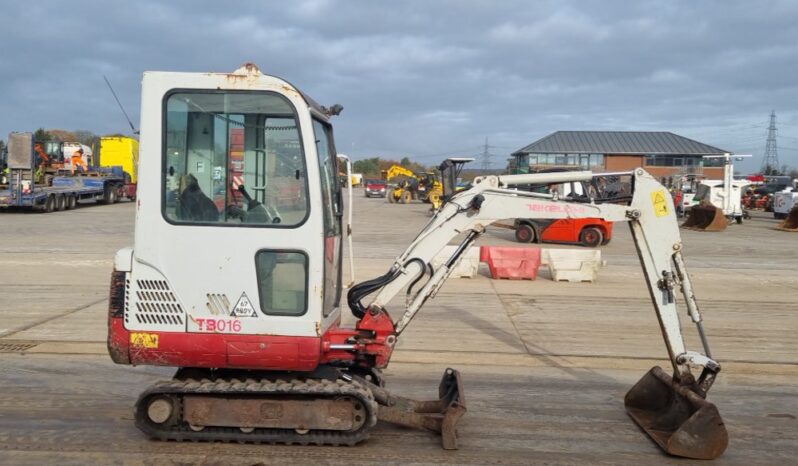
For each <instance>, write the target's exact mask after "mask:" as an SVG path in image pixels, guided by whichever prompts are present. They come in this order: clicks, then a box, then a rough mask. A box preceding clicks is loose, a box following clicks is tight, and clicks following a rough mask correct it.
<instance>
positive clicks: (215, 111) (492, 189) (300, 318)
mask: <svg viewBox="0 0 798 466" xmlns="http://www.w3.org/2000/svg"><path fill="white" fill-rule="evenodd" d="M340 110H341V107H340V106H333V107H330V108H327V107H323V106H320V105H318V104H317V103H316V102H314V101H313V100H311V99H310V98H309V97H307V96H306V95H305V94H303V93H301V92H300V91H299V90H298V89H297V88H296V87H294V86H293V85H292V84H290V83H288V82H287V81H284V80H282V79H279V78H276V77H272V76H267V75H264V74H261V72H260V71H259V70H258V68H257V67H256V66H254V65H252V64H247V65H245V66H243V67H242V68H240V69H238V70H236V71H234V72H233V73H218V74H214V73H172V72H147V73H145V75H144V80H143V84H142V105H141V115H142V119H141V121H142V126H141V149H140V150H141V156H140V162H139V163H140V166H139V175H140V177H139V191H138V203H137V212H136V230H135V244H134V247H133V248H125V249H122V250H120V251H119V252H118V253H117V255H116V257H115V262H114V266H115V268H114V272H113V274H112V279H111V290H110V305H109V316H108V317H109V320H108V329H109V334H108V350H109V353H110V355H111V358H112V359H113V360H114V361H115V362H117V363H119V364H134V365H158V366H173V367H175V368H177V371H176V373H175V375H174V377H173V378H171V379H169V380H163V381H161V382H157V383H155V384H154V385H152V386H150V387H149V388H147V389H146V390H145V391H144V392H143V393H142V394H141V395H140V397H139V399H138V401H137V402H136V406H135V423H136V425H137V426H138V428H139V429H141V430H142V431H144V432H145V433H146V434H147V435H149V436H151V437H152V438H155V439H162V440H207V441H236V442H252V443H259V442H263V443H287V444H291V443H298V444H324V445H352V444H356V443H358V442H361V441H364V440H365V439H366V438H367V437H368V435H369V430H370V429H371V428H372V427H373V426H374V425H375V424H376V423H377V421H378V420H383V421H387V422H391V423H396V424H401V425H405V426H411V427H416V428H422V429H427V430H430V431H433V432H439V433H440V434H441V436H442V444H443V447H444V448H447V449H453V448H457V441H458V438H457V435H456V424H457V422H458V419H459V418H460V417H461V416H462V415H463V414H464V413H465V411H466V403H465V397H464V395H463V386H462V383H461V377H460V374H459V372H458V371H456V370H453V369H448V370H446V371H445V373H444V375H443V378H442V380H441V383H440V386H439V387H438V388H439V390H438V397H437V398H436V399H432V400H427V401H417V400H411V399H408V398H404V397H401V396H397V395H395V394H394V393H392V392H391V391H389V390H388V389H387V388H386V387H385V386H384V379H383V377H382V375H381V372H380V371H381V370H382V369H384V368H385V367H387V366H388V363H389V361H390V359H391V354H392V352H393V350H394V346H395V345H396V342H397V339H398V338H399V337H400V336H401V334H402V332H403V331H404V330H405V329H407V327H408V325H409V324H410V322H411V321H412V319H413V317H414V316H415V315H416V314H417V313H418V311H419V310H420V309H421V308H422V306H423V304H424V303H425V302H426V301H427V300H428V299H430V298H432V297H434V296H435V294H436V293H437V292H438V290H440V288H441V286H442V285H443V283H444V282H445V281H446V279H447V278H448V277H449V275H450V273H451V271H452V270H453V269H454V268H455V266H456V265H457V264H458V261H459V260H460V259H461V258H462V257H463V256H464V254H465V252H466V251H467V250H468V249H469V247H471V246H472V245H473V244H474V241H475V240H476V239H477V238H478V237H479V236H480V235H481V234H482V233H484V231H485V228H486V227H487V226H488V225H490V224H491V223H492V222H495V221H497V220H501V219H506V218H525V217H526V218H544V219H558V218H583V217H599V218H603V219H604V220H607V221H613V222H628V223H629V225H630V226H631V231H632V236H633V238H634V243H635V245H636V249H637V253H638V255H639V257H640V263H641V266H642V268H643V271H644V275H645V278H646V283H647V285H648V288H649V290H650V293H651V302H652V304H653V307H654V311H655V312H654V315H655V316H656V318H657V319H658V321H659V324H660V328H661V331H662V335H663V337H664V340H665V348H666V350H667V353H668V357H669V361H670V366H671V367H669V368H668V369H661V368H659V367H654V368H653V369H651V371H649V372H648V373H647V374H646V375H644V376H643V378H642V379H640V381H639V382H638V383H637V384H636V385H635V386H634V387H632V389H631V390H630V391H629V392H628V393H627V395H626V398H625V405H626V410H627V412H628V414H629V416H630V417H631V418H632V419H633V420H634V421H635V422H636V423H637V424H639V426H640V427H641V428H642V429H643V430H644V431H645V432H646V433H647V434H648V435H649V436H650V437H651V439H652V440H653V441H654V442H656V444H657V445H659V446H660V447H661V448H662V449H663V450H665V451H666V452H668V453H670V454H672V455H677V456H685V457H690V458H715V457H717V456H719V455H720V454H721V453H722V452H723V451H724V449H725V448H726V445H727V441H728V439H727V433H726V430H725V427H724V424H723V421H722V419H721V417H720V415H719V414H718V411H717V409H716V408H715V406H714V405H713V404H712V403H710V402H708V401H706V396H707V392H708V391H709V389H710V387H711V386H712V383H713V382H714V380H715V377H716V376H717V374H718V372H719V371H720V366H719V364H718V363H717V362H716V361H715V360H714V359H712V356H711V354H710V349H709V344H708V342H707V338H706V335H705V333H704V329H703V326H702V319H701V315H700V313H699V309H698V304H697V303H696V299H695V293H694V291H693V287H692V284H691V281H690V278H689V276H688V274H687V271H686V270H685V266H684V262H683V259H682V243H681V239H680V236H679V228H678V225H677V222H676V217H675V214H674V207H673V204H672V201H671V198H670V196H669V195H668V192H667V191H666V190H665V188H664V187H663V186H662V185H660V184H659V183H658V182H657V181H656V180H655V179H654V178H652V177H651V176H649V175H648V174H647V173H646V172H645V171H643V170H642V169H638V170H635V171H633V172H628V173H613V174H601V175H597V174H593V173H591V172H588V171H582V172H562V173H547V174H527V175H509V176H487V177H482V178H477V179H476V180H475V181H474V183H473V186H472V187H471V188H470V189H467V190H464V191H460V192H457V193H454V194H453V195H452V196H451V197H450V198H449V199H448V200H447V202H446V203H445V204H444V205H443V207H442V208H441V209H440V210H438V211H437V212H436V213H435V214H434V215H433V216H432V218H431V219H430V220H429V222H428V223H427V225H426V226H425V227H424V228H423V229H422V230H421V232H420V233H419V234H418V236H417V237H416V238H415V239H414V240H413V242H412V243H411V244H410V245H409V246H408V247H407V249H406V250H405V251H404V252H402V253H401V254H399V255H398V256H397V258H396V260H395V262H394V263H393V265H392V266H391V267H390V269H389V270H388V271H387V272H386V273H385V274H384V275H382V276H379V277H377V278H374V279H372V280H368V281H364V282H362V283H359V284H357V285H354V286H352V287H351V288H349V291H348V294H347V295H346V296H345V297H344V296H342V283H341V280H342V274H341V270H342V267H341V261H342V235H343V234H344V232H345V231H346V230H345V225H344V224H342V222H343V215H342V213H343V202H342V198H343V196H342V192H341V189H340V185H339V182H338V177H337V174H338V166H337V164H338V161H337V157H336V151H335V145H334V142H333V131H332V127H331V125H330V122H329V120H330V117H331V116H332V115H333V114H336V113H338V112H340ZM579 181H591V182H592V185H595V186H597V187H598V189H596V190H595V192H592V193H590V195H589V196H585V197H584V198H580V199H579V200H565V199H561V198H557V197H556V196H553V195H551V194H544V193H533V192H526V191H523V190H517V189H514V186H516V185H528V184H544V183H563V182H579ZM287 193H288V194H287ZM289 194H290V195H289ZM453 240H456V241H457V242H458V244H459V246H458V247H457V248H456V251H455V252H454V253H453V254H452V255H451V257H450V258H449V259H448V260H447V261H446V262H445V264H444V265H442V266H440V267H438V268H437V269H433V268H432V266H431V265H430V264H431V262H432V258H433V257H434V256H435V255H436V254H438V253H439V251H441V250H442V249H443V248H444V246H446V245H447V244H449V242H451V241H453ZM400 292H404V293H405V296H406V305H405V306H403V307H404V308H403V309H390V310H389V309H387V303H388V302H389V301H390V300H391V298H392V297H394V296H396V295H397V294H398V293H400ZM677 302H679V303H681V304H683V305H684V306H685V307H686V311H687V315H688V316H689V318H690V320H691V321H692V322H693V323H694V324H695V326H696V327H697V331H698V333H699V335H700V337H701V342H702V344H703V348H702V351H695V350H691V349H688V348H687V347H686V346H685V342H684V340H683V336H682V332H681V326H680V321H679V314H678V313H677ZM342 303H346V304H347V305H348V311H351V313H352V314H353V315H354V317H355V323H354V324H353V325H350V326H346V325H344V324H343V323H342V313H343V312H344V309H345V306H343V305H342Z"/></svg>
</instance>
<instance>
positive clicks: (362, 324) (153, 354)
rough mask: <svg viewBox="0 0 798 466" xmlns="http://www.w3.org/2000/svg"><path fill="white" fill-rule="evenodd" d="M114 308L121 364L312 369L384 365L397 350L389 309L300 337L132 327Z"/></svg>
mask: <svg viewBox="0 0 798 466" xmlns="http://www.w3.org/2000/svg"><path fill="white" fill-rule="evenodd" d="M109 311H110V312H109V319H108V353H109V354H110V355H111V359H113V361H114V362H116V363H117V364H133V365H152V366H173V367H202V368H213V369H221V368H226V369H261V370H274V371H299V372H310V371H313V370H314V369H316V368H317V367H318V366H319V365H320V364H327V363H333V362H336V363H344V364H354V365H358V366H362V367H369V368H371V367H377V368H383V367H385V366H387V365H388V361H389V360H390V358H391V354H392V352H393V341H394V339H393V337H392V336H393V334H394V326H393V322H392V321H391V319H390V317H389V316H388V314H387V313H385V312H380V313H376V314H374V315H372V314H371V313H367V314H366V315H365V316H364V318H363V319H361V320H360V321H359V322H358V325H357V328H355V329H342V328H339V327H338V326H333V327H331V328H330V329H329V330H328V331H327V332H326V333H325V334H324V335H323V336H322V337H296V336H280V335H235V334H224V333H182V332H153V331H146V332H131V331H129V330H127V329H126V328H125V326H124V319H123V318H122V316H121V313H118V312H117V313H115V312H114V310H113V309H109ZM332 345H349V346H351V348H350V349H333V348H332Z"/></svg>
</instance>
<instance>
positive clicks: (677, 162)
mask: <svg viewBox="0 0 798 466" xmlns="http://www.w3.org/2000/svg"><path fill="white" fill-rule="evenodd" d="M710 160H713V159H702V158H701V157H700V156H697V155H647V156H646V166H648V167H699V166H710V165H709V164H708V163H707V162H708V161H710Z"/></svg>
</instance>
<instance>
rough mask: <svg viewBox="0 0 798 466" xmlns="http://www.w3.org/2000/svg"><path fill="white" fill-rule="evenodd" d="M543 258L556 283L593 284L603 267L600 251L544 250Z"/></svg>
mask: <svg viewBox="0 0 798 466" xmlns="http://www.w3.org/2000/svg"><path fill="white" fill-rule="evenodd" d="M543 256H544V257H545V259H544V262H545V263H547V264H548V266H549V273H550V274H551V279H552V280H554V281H556V282H559V281H566V282H593V281H595V280H596V277H597V276H598V270H599V268H601V266H602V262H601V251H600V250H598V249H588V250H580V249H544V250H543Z"/></svg>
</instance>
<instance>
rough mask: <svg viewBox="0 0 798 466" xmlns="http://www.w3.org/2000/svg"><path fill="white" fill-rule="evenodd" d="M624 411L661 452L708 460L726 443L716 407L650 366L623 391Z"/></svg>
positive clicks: (658, 369) (721, 450)
mask: <svg viewBox="0 0 798 466" xmlns="http://www.w3.org/2000/svg"><path fill="white" fill-rule="evenodd" d="M624 404H625V405H626V412H627V413H628V414H629V417H631V418H632V420H634V421H635V423H637V425H638V426H640V427H641V428H642V429H643V430H644V431H645V432H646V434H648V436H649V437H651V439H652V440H654V442H656V444H657V445H659V446H660V448H662V449H663V450H665V452H667V453H668V454H671V455H674V456H682V457H685V458H694V459H703V460H711V459H714V458H717V457H718V456H720V455H721V454H722V453H723V451H724V450H726V446H727V445H728V443H729V436H728V433H727V432H726V427H725V426H724V425H723V419H721V417H720V414H719V413H718V408H716V407H715V405H714V404H712V403H710V402H708V401H707V400H705V399H704V398H702V397H701V396H700V395H698V394H697V393H695V392H694V391H692V390H690V389H689V388H687V387H685V386H683V385H680V384H679V383H677V382H674V380H673V378H672V377H671V376H670V375H668V374H666V373H665V371H663V370H662V368H660V367H658V366H656V367H653V368H652V369H651V370H650V371H648V373H646V375H644V376H643V378H641V379H640V380H639V381H638V382H637V384H635V386H634V387H632V389H631V390H629V392H628V393H627V394H626V398H625V399H624Z"/></svg>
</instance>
